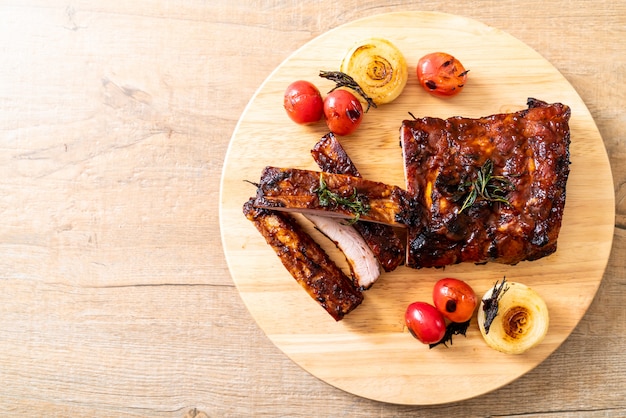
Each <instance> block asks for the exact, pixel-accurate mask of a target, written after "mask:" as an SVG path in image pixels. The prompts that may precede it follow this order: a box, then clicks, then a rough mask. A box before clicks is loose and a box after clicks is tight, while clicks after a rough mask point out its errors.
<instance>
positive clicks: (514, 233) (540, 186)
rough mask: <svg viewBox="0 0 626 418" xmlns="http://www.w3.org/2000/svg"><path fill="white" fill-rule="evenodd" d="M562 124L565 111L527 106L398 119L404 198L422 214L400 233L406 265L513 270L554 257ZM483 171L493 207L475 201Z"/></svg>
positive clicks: (565, 158)
mask: <svg viewBox="0 0 626 418" xmlns="http://www.w3.org/2000/svg"><path fill="white" fill-rule="evenodd" d="M569 118H570V108H569V107H568V106H566V105H563V104H560V103H555V104H547V103H545V102H542V101H539V100H535V99H529V100H528V109H526V110H522V111H519V112H515V113H507V114H496V115H492V116H487V117H483V118H478V119H469V118H463V117H452V118H449V119H445V120H443V119H437V118H429V117H425V118H421V119H416V120H407V121H404V122H403V123H402V126H401V129H400V139H401V145H402V149H403V155H404V165H405V176H406V183H407V190H408V192H409V193H410V194H411V195H413V196H414V197H415V198H416V199H417V201H418V202H419V206H422V207H423V208H424V216H423V218H422V220H421V223H419V224H418V223H415V224H414V225H412V226H410V227H409V230H408V249H407V253H408V254H407V265H408V266H409V267H415V268H421V267H442V266H445V265H449V264H456V263H460V262H473V263H485V262H489V261H492V262H499V263H504V264H516V263H518V262H520V261H522V260H536V259H539V258H541V257H544V256H547V255H549V254H552V253H553V252H554V251H556V246H557V237H558V235H559V231H560V228H561V220H562V216H563V209H564V206H565V191H566V183H567V178H568V175H569V164H570V160H569V144H570V131H569ZM487 172H488V173H487ZM485 173H487V174H489V177H490V178H491V179H490V180H489V181H488V182H483V186H486V187H487V188H486V190H487V195H488V196H491V197H492V198H493V200H489V199H487V198H484V197H483V196H482V195H481V194H480V193H477V191H478V190H479V189H477V188H476V186H477V185H479V184H480V183H481V181H480V180H481V178H479V176H480V177H482V178H483V180H484V177H485ZM472 193H474V196H473V197H474V199H472ZM498 200H499V201H498ZM470 203H471V204H470ZM461 209H462V210H461Z"/></svg>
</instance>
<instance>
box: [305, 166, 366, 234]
mask: <svg viewBox="0 0 626 418" xmlns="http://www.w3.org/2000/svg"><path fill="white" fill-rule="evenodd" d="M314 192H315V193H317V197H318V199H319V202H320V205H322V206H331V205H340V206H343V207H345V208H347V209H348V210H349V211H350V212H352V213H353V214H354V218H352V220H351V221H350V223H351V224H353V223H355V222H357V221H358V220H359V219H360V217H361V215H365V214H366V213H367V212H369V210H370V206H369V205H368V204H367V202H365V201H363V200H362V199H361V197H359V195H358V194H357V191H356V187H355V188H354V191H353V192H352V195H351V196H349V197H343V196H340V195H339V194H337V193H335V192H333V191H331V190H330V189H329V188H328V185H327V184H326V181H325V180H324V176H323V175H322V173H320V185H319V187H318V188H317V189H315V190H314Z"/></svg>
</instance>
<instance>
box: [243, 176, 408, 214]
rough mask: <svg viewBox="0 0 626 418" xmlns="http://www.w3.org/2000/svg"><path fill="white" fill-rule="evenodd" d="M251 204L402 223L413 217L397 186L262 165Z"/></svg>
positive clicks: (404, 193)
mask: <svg viewBox="0 0 626 418" xmlns="http://www.w3.org/2000/svg"><path fill="white" fill-rule="evenodd" d="M257 186H258V187H257V196H256V199H255V201H254V205H255V206H256V207H259V208H266V209H274V210H279V211H294V212H301V213H313V214H318V215H325V216H335V217H341V218H348V219H353V220H355V219H361V220H364V221H371V222H379V223H383V224H388V225H395V226H405V225H406V222H407V219H406V218H407V217H411V216H415V213H414V211H412V210H411V207H410V206H411V202H408V201H407V199H406V192H405V191H404V190H402V189H400V188H399V187H397V186H390V185H387V184H384V183H380V182H376V181H371V180H365V179H363V178H361V177H355V176H350V175H347V174H332V173H324V172H319V171H312V170H300V169H296V168H278V167H266V168H265V169H264V170H263V172H262V174H261V179H260V181H259V183H258V184H257Z"/></svg>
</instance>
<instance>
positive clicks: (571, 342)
mask: <svg viewBox="0 0 626 418" xmlns="http://www.w3.org/2000/svg"><path fill="white" fill-rule="evenodd" d="M408 10H425V11H441V12H447V13H456V14H460V15H463V16H466V17H470V18H473V19H476V20H479V21H481V22H483V23H485V24H487V25H490V26H493V27H495V28H498V29H501V30H504V31H506V32H508V33H509V34H511V35H513V36H515V37H516V38H518V39H519V40H521V41H522V42H524V43H526V44H527V45H529V46H530V47H532V48H534V49H535V50H536V51H537V52H539V53H540V54H541V55H542V56H544V57H545V58H546V59H547V60H549V61H550V62H551V63H552V64H553V65H554V66H555V67H556V68H557V69H558V70H559V71H561V73H562V74H563V75H564V76H565V78H566V79H567V80H568V81H569V82H570V83H571V84H572V86H573V87H574V88H575V89H576V90H577V92H578V93H579V94H580V96H581V97H582V99H583V100H584V102H585V103H586V105H587V107H588V108H589V110H590V112H591V114H592V115H593V117H594V119H595V121H596V124H597V126H598V129H599V131H600V133H601V135H602V137H603V139H604V143H605V145H606V149H607V153H608V156H609V159H610V163H611V168H612V171H613V182H614V187H615V201H616V219H615V232H614V241H613V250H612V253H611V256H610V259H609V262H608V266H607V269H606V273H605V275H604V278H603V281H602V283H601V285H600V287H599V290H598V293H597V295H596V297H595V300H594V301H593V303H592V305H591V306H590V308H589V310H588V312H587V314H586V315H585V316H584V317H583V319H582V320H581V322H580V323H579V325H578V326H577V327H576V329H575V330H574V332H573V333H572V334H571V336H570V337H569V338H568V339H567V340H566V341H565V342H564V343H563V344H562V345H561V347H560V348H559V349H557V350H556V351H555V352H554V353H553V354H552V355H551V356H550V357H548V359H547V360H546V361H544V362H543V363H541V364H540V365H539V366H538V367H536V368H535V369H533V370H532V371H531V372H529V373H527V374H526V375H524V376H522V377H521V378H519V379H517V380H515V381H514V382H513V383H511V384H509V385H507V386H505V387H503V388H501V389H498V390H496V391H494V392H490V393H487V394H485V395H482V396H479V397H477V398H473V399H470V400H467V401H463V402H458V403H452V404H444V405H437V406H427V407H424V406H401V405H393V404H385V403H380V402H375V401H371V400H368V399H364V398H360V397H357V396H354V395H351V394H349V393H346V392H343V391H341V390H339V389H336V388H334V387H332V386H330V385H328V384H327V383H325V382H323V381H321V380H319V379H317V378H316V377H313V376H311V375H310V374H308V373H307V372H306V371H304V370H302V369H301V368H300V367H299V366H297V365H296V364H294V363H293V362H292V361H291V360H289V359H288V358H287V357H286V356H285V355H284V354H283V353H282V352H281V351H280V350H279V349H278V348H276V347H275V346H274V345H273V344H272V343H271V342H270V341H269V339H268V338H267V337H266V336H265V335H264V333H263V332H262V330H261V329H260V328H259V327H258V326H257V324H256V323H255V321H254V319H253V318H252V316H251V315H250V314H249V313H248V311H247V310H246V308H245V306H244V304H243V302H242V300H241V298H240V296H239V294H238V292H237V289H236V287H235V285H234V283H233V280H232V278H231V276H230V274H229V270H228V267H227V265H226V261H225V257H224V252H223V250H222V246H221V239H220V228H219V218H218V208H219V191H220V190H219V188H220V176H221V171H222V168H223V161H224V157H225V154H226V151H227V148H228V144H229V141H230V138H231V136H232V134H233V131H234V129H235V126H236V124H237V121H238V119H239V117H240V116H241V114H242V112H243V110H244V108H245V106H246V104H247V103H248V101H249V100H250V99H251V98H252V96H253V94H254V92H255V91H256V90H257V89H258V88H259V86H260V85H261V83H262V82H263V80H264V79H265V78H267V77H268V76H269V75H270V73H271V72H272V70H273V69H274V68H275V67H276V66H278V65H279V64H280V63H281V62H282V61H283V60H285V59H286V58H287V57H289V55H290V54H291V53H292V52H294V51H295V50H296V49H298V48H299V47H301V46H302V45H304V44H306V43H307V42H308V41H310V40H311V39H313V38H315V37H316V36H318V35H320V34H323V33H324V32H326V31H328V30H330V29H332V28H335V27H337V26H339V25H341V24H343V23H346V22H349V21H351V20H354V19H358V18H362V17H367V16H371V15H375V14H379V13H386V12H392V11H408ZM0 34H1V37H0V159H1V164H0V173H1V176H0V214H1V217H0V416H20V415H29V416H59V417H66V416H67V417H69V416H81V417H82V416H85V417H87V416H88V417H135V416H137V417H139V416H142V417H143V416H145V417H244V416H245V417H248V416H289V417H295V416H302V417H317V416H320V417H338V416H342V417H343V416H346V417H369V416H376V417H398V416H412V417H415V416H424V417H449V416H459V417H521V416H524V417H531V416H532V417H614V416H615V417H618V416H626V354H625V348H626V307H625V306H626V262H625V261H624V255H625V253H626V127H625V126H626V111H625V109H626V93H625V91H626V88H625V86H626V2H623V1H611V0H598V1H595V2H592V3H591V2H585V1H582V0H578V1H575V0H571V1H552V2H551V1H526V2H517V1H467V2H459V1H447V0H444V1H373V0H372V1H369V0H366V1H356V0H346V1H342V2H339V1H331V0H322V1H317V2H303V1H299V0H274V1H242V0H230V1H222V0H217V1H211V2H207V1H205V2H203V1H193V0H189V1H119V0H110V1H70V0H67V1H43V0H42V1H35V0H25V1H24V0H22V1H17V0H4V1H0ZM520 71H524V69H523V68H520ZM590 250H593V249H590ZM424 384H425V385H426V384H436V381H435V382H433V381H425V382H424ZM415 390H416V391H418V390H420V387H415ZM450 390H454V388H450Z"/></svg>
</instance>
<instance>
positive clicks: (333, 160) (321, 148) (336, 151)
mask: <svg viewBox="0 0 626 418" xmlns="http://www.w3.org/2000/svg"><path fill="white" fill-rule="evenodd" d="M311 155H312V156H313V159H314V160H315V162H316V163H317V165H318V166H319V167H320V169H321V170H322V171H325V172H327V173H335V174H348V175H351V176H355V177H361V174H360V173H359V170H358V169H357V167H356V165H355V164H354V163H353V162H352V160H351V159H350V156H349V155H348V153H347V152H346V151H345V149H344V148H343V146H342V145H341V143H340V142H339V141H338V140H337V138H336V137H335V135H333V133H332V132H329V133H328V134H326V135H324V136H323V137H322V139H321V140H320V141H318V142H317V144H315V146H314V147H313V149H312V150H311ZM352 226H353V227H354V229H356V231H357V232H358V233H359V234H360V235H361V236H362V237H363V239H364V240H365V242H366V243H367V245H368V246H369V248H370V249H371V250H372V252H373V253H374V256H375V257H376V259H377V260H378V262H379V263H380V265H381V266H382V268H383V270H385V271H386V272H390V271H393V270H395V269H396V268H397V267H398V266H400V265H402V264H404V260H405V257H406V256H405V246H404V244H403V242H402V240H401V239H400V237H399V236H398V234H397V233H396V231H395V229H394V228H393V227H392V226H390V225H384V224H380V223H374V222H363V221H357V222H355V223H354V224H353V225H352Z"/></svg>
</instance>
